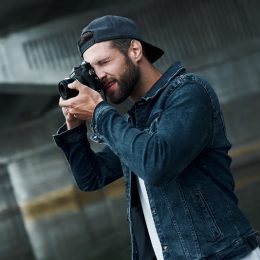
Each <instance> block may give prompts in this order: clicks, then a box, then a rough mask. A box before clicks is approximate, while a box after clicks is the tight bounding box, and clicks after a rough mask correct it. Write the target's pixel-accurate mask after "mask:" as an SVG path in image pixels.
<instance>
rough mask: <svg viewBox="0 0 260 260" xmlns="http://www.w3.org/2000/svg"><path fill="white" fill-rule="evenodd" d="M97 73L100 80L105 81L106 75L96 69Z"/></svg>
mask: <svg viewBox="0 0 260 260" xmlns="http://www.w3.org/2000/svg"><path fill="white" fill-rule="evenodd" d="M95 72H96V75H97V76H98V78H99V79H100V80H103V79H104V78H105V77H106V73H105V71H104V70H102V69H98V68H95Z"/></svg>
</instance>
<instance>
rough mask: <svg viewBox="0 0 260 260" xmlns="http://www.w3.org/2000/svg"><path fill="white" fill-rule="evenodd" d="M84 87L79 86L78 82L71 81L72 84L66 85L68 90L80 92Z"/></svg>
mask: <svg viewBox="0 0 260 260" xmlns="http://www.w3.org/2000/svg"><path fill="white" fill-rule="evenodd" d="M82 87H84V85H83V84H81V83H80V82H79V81H78V80H75V81H73V82H72V83H70V84H68V88H70V89H76V90H78V91H80V89H81V88H82Z"/></svg>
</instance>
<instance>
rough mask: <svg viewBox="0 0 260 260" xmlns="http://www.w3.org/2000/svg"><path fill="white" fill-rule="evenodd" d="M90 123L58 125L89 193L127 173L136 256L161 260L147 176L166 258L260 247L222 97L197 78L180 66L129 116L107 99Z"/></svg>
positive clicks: (226, 255) (216, 255) (191, 259)
mask: <svg viewBox="0 0 260 260" xmlns="http://www.w3.org/2000/svg"><path fill="white" fill-rule="evenodd" d="M91 125H92V130H93V132H94V139H96V140H98V141H100V142H103V143H105V148H104V149H103V150H102V151H101V152H98V153H94V152H93V151H92V150H91V149H90V145H89V142H88V139H87V130H86V126H85V125H81V126H79V127H77V128H74V129H72V130H69V131H66V128H65V127H62V128H61V129H59V131H58V133H57V134H56V135H54V139H55V141H56V143H57V145H58V146H59V147H61V148H62V150H63V151H64V153H65V155H66V157H67V159H68V161H69V163H70V166H71V169H72V172H73V175H74V177H75V180H76V182H77V184H78V186H79V188H80V189H82V190H84V191H91V190H96V189H100V188H102V187H104V186H105V185H107V184H109V183H111V182H112V181H114V180H116V179H118V178H120V177H122V176H124V180H125V194H126V201H127V215H128V220H129V225H130V233H131V242H132V259H134V260H135V259H142V260H143V259H144V260H151V259H155V257H154V253H153V250H152V248H151V243H150V240H149V236H148V233H147V229H146V225H145V222H144V218H143V213H142V209H141V206H140V201H139V197H138V193H137V187H136V176H138V177H140V178H142V179H143V180H144V183H145V186H146V189H147V194H148V198H149V202H150V206H151V212H152V216H153V219H154V222H155V226H156V230H157V233H158V236H159V240H160V243H161V246H162V250H163V256H164V259H165V260H168V259H175V260H181V259H186V260H195V259H212V260H214V259H240V258H241V257H243V256H245V255H246V254H248V253H249V252H250V251H252V250H253V249H254V248H256V247H257V246H258V245H259V237H258V233H257V232H255V231H254V230H253V228H252V227H251V226H250V224H249V222H248V220H247V219H246V217H245V216H244V215H243V213H242V212H241V211H240V210H239V208H238V206H237V198H236V196H235V194H234V181H233V177H232V174H231V172H230V163H231V159H230V157H229V156H228V151H229V149H230V148H231V145H230V143H229V141H228V139H227V137H226V131H225V125H224V121H223V116H222V113H221V110H220V105H219V102H218V98H217V96H216V94H215V92H214V91H213V89H212V88H211V87H210V85H209V84H208V83H207V82H206V81H205V80H204V79H202V78H201V77H199V76H198V75H195V74H192V73H186V71H185V69H184V68H183V67H182V66H181V64H180V63H175V64H173V65H172V66H171V67H170V68H169V69H168V70H167V71H166V72H165V73H164V74H163V75H162V77H161V78H160V79H159V80H158V81H157V82H156V83H155V84H154V86H153V87H152V88H151V89H150V90H149V91H148V93H146V95H145V96H144V97H142V98H141V99H140V100H139V101H138V102H136V103H135V104H134V105H133V107H132V108H131V110H130V111H129V112H128V113H127V114H126V115H125V116H124V117H122V116H121V115H120V114H119V113H118V112H117V111H116V109H115V108H113V107H112V106H110V105H109V104H108V103H107V102H105V101H103V102H101V103H100V104H98V105H97V107H96V108H95V111H94V115H93V118H92V124H91Z"/></svg>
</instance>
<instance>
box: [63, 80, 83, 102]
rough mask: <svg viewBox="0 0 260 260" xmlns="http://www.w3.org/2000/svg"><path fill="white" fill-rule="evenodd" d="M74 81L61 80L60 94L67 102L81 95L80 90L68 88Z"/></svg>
mask: <svg viewBox="0 0 260 260" xmlns="http://www.w3.org/2000/svg"><path fill="white" fill-rule="evenodd" d="M73 81H74V80H73V79H71V78H69V79H64V80H61V81H60V82H59V83H58V89H59V94H60V96H61V97H62V98H63V99H65V100H66V99H69V98H72V97H75V96H77V95H78V93H79V92H78V90H76V89H70V88H68V84H70V83H72V82H73Z"/></svg>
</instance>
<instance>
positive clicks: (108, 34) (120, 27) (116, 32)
mask: <svg viewBox="0 0 260 260" xmlns="http://www.w3.org/2000/svg"><path fill="white" fill-rule="evenodd" d="M87 32H90V33H92V34H93V37H91V38H90V39H89V40H87V41H83V42H81V41H79V42H78V48H79V51H80V53H81V56H83V53H84V52H85V51H86V50H87V49H88V48H89V47H91V46H92V45H94V44H95V43H98V42H103V41H108V40H114V39H126V38H130V39H136V40H139V41H140V42H141V43H142V46H143V48H144V51H145V54H146V57H147V59H148V60H149V61H150V62H151V63H153V62H155V61H156V60H158V59H159V58H160V57H161V56H162V55H163V53H164V51H163V50H161V49H160V48H158V47H155V46H154V45H152V44H150V43H148V42H146V41H144V40H143V37H142V36H141V32H140V31H139V29H138V27H137V25H136V24H135V22H134V21H132V20H130V19H129V18H126V17H122V16H115V15H106V16H103V17H100V18H97V19H95V20H93V21H92V22H90V23H89V24H88V25H87V26H86V27H85V28H84V29H83V30H82V32H81V36H82V35H83V34H85V33H87Z"/></svg>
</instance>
